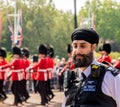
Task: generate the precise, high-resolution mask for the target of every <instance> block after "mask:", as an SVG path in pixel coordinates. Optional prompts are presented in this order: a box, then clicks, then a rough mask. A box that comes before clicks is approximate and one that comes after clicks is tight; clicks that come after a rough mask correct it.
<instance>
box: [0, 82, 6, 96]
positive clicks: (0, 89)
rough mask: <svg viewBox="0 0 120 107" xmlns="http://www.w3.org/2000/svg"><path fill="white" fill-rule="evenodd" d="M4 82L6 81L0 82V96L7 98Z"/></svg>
mask: <svg viewBox="0 0 120 107" xmlns="http://www.w3.org/2000/svg"><path fill="white" fill-rule="evenodd" d="M3 82H4V80H0V94H1V95H3V96H4V98H6V97H7V96H6V94H5V92H4V91H3Z"/></svg>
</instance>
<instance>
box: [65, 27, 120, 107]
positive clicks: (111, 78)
mask: <svg viewBox="0 0 120 107" xmlns="http://www.w3.org/2000/svg"><path fill="white" fill-rule="evenodd" d="M71 40H72V47H73V51H72V56H73V62H74V66H75V68H76V69H75V70H74V71H73V72H72V73H71V77H70V80H69V84H70V85H69V89H68V91H67V97H66V105H64V106H69V107H120V101H119V99H120V92H119V91H120V86H119V84H120V74H118V70H116V69H115V68H112V67H108V66H105V65H103V64H100V63H98V62H97V61H96V59H95V57H94V51H95V49H96V47H97V44H98V42H99V35H98V34H97V33H96V31H94V30H93V29H92V28H90V29H88V28H82V29H79V28H78V29H75V30H74V32H73V33H72V36H71Z"/></svg>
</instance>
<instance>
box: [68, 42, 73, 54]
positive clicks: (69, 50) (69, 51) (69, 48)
mask: <svg viewBox="0 0 120 107" xmlns="http://www.w3.org/2000/svg"><path fill="white" fill-rule="evenodd" d="M71 52H72V46H71V44H68V47H67V53H71Z"/></svg>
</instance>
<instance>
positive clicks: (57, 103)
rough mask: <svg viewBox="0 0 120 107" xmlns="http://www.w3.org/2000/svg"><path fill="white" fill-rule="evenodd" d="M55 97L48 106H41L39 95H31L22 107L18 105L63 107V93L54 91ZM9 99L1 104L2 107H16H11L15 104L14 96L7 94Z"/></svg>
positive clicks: (26, 106)
mask: <svg viewBox="0 0 120 107" xmlns="http://www.w3.org/2000/svg"><path fill="white" fill-rule="evenodd" d="M53 91H54V94H55V97H54V98H53V99H52V100H51V101H50V102H49V103H48V104H47V105H46V106H40V96H39V94H34V93H30V98H29V99H28V101H27V103H23V104H22V105H18V106H19V107H61V103H62V100H63V96H64V94H63V92H59V91H58V90H53ZM7 96H8V98H7V99H6V100H5V101H4V102H0V107H15V106H10V105H12V104H13V101H14V98H13V95H12V94H7Z"/></svg>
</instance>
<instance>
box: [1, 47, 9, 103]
mask: <svg viewBox="0 0 120 107" xmlns="http://www.w3.org/2000/svg"><path fill="white" fill-rule="evenodd" d="M6 55H7V54H6V50H5V48H0V66H3V65H6V64H7V63H8V62H7V61H6V59H5V58H6ZM4 80H5V70H2V69H0V95H2V96H1V98H0V101H4V100H5V99H6V98H7V96H6V93H5V92H4V90H3V83H4Z"/></svg>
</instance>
